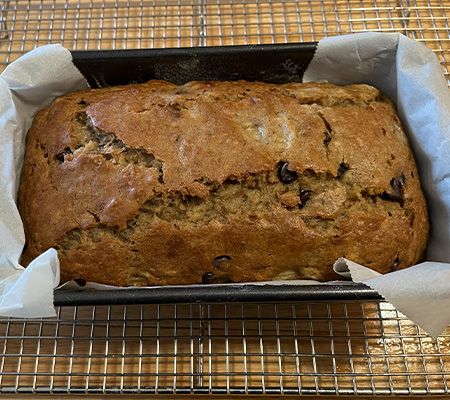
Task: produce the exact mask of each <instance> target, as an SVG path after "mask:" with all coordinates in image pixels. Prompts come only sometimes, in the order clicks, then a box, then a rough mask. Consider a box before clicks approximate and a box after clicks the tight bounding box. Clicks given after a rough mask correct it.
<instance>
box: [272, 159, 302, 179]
mask: <svg viewBox="0 0 450 400" xmlns="http://www.w3.org/2000/svg"><path fill="white" fill-rule="evenodd" d="M277 166H278V178H279V179H280V181H281V182H283V183H292V182H294V181H295V180H296V179H297V178H298V174H297V172H295V171H292V170H290V169H289V168H288V167H289V163H287V162H286V161H280V162H279V163H278V164H277Z"/></svg>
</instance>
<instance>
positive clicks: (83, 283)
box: [74, 278, 86, 287]
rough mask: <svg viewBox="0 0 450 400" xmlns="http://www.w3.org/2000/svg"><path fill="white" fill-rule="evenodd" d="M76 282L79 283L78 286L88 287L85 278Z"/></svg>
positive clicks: (77, 279)
mask: <svg viewBox="0 0 450 400" xmlns="http://www.w3.org/2000/svg"><path fill="white" fill-rule="evenodd" d="M74 281H75V282H76V283H77V285H78V286H81V287H83V286H86V280H85V279H83V278H76V279H74Z"/></svg>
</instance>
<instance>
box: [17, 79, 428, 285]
mask: <svg viewBox="0 0 450 400" xmlns="http://www.w3.org/2000/svg"><path fill="white" fill-rule="evenodd" d="M19 209H20V212H21V215H22V219H23V222H24V226H25V233H26V238H27V244H26V248H25V251H24V254H23V257H22V262H23V263H24V265H27V263H28V262H29V261H30V260H31V259H33V258H34V257H36V256H37V255H39V254H40V253H42V252H43V251H45V250H46V249H48V248H50V247H54V248H56V249H57V250H58V254H59V257H60V261H61V274H62V279H63V281H66V280H70V279H81V280H86V281H96V282H101V283H107V284H113V285H123V286H128V285H136V286H141V285H167V284H190V283H202V282H203V283H217V282H243V281H262V280H271V279H298V278H312V279H317V280H322V281H325V280H331V279H336V278H337V276H336V275H335V273H334V272H333V270H332V265H333V262H334V261H335V260H336V259H337V258H338V257H347V258H349V259H352V260H354V261H356V262H359V263H362V264H365V265H367V266H369V267H371V268H373V269H375V270H377V271H379V272H381V273H386V272H389V271H392V270H395V269H399V268H405V267H408V266H410V265H412V264H414V263H416V262H418V261H419V260H420V259H421V257H422V254H423V252H424V249H425V246H426V242H427V237H428V216H427V210H426V205H425V200H424V197H423V194H422V192H421V189H420V182H419V176H418V173H417V170H416V166H415V163H414V160H413V157H412V153H411V151H410V149H409V146H408V142H407V139H406V136H405V134H404V132H403V130H402V127H401V123H400V121H399V119H398V117H397V116H396V113H395V110H394V108H393V106H392V104H391V102H390V101H389V100H387V99H386V98H385V97H384V96H382V95H381V94H380V92H379V91H378V90H377V89H375V88H373V87H370V86H367V85H351V86H345V87H340V86H335V85H331V84H326V83H321V84H318V83H308V84H299V83H289V84H266V83H257V82H253V83H252V82H244V81H239V82H191V83H188V84H185V85H182V86H177V85H174V84H171V83H167V82H162V81H150V82H148V83H145V84H136V85H128V86H121V87H112V88H106V89H95V90H92V89H90V90H85V91H80V92H75V93H70V94H68V95H65V96H62V97H60V98H58V99H56V100H55V101H54V102H53V104H52V105H51V106H50V107H49V108H46V109H44V110H42V111H41V112H40V113H39V114H38V115H37V116H36V117H35V120H34V123H33V126H32V128H31V129H30V131H29V133H28V137H27V146H26V158H25V164H24V167H23V172H22V180H21V185H20V188H19Z"/></svg>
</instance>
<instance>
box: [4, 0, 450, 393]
mask: <svg viewBox="0 0 450 400" xmlns="http://www.w3.org/2000/svg"><path fill="white" fill-rule="evenodd" d="M1 5H2V10H1V15H0V70H2V69H4V68H5V67H6V65H8V64H9V63H10V62H12V61H13V60H14V59H16V58H17V57H19V56H20V55H22V54H23V53H25V52H26V51H28V50H31V49H33V48H34V47H36V46H38V45H43V44H47V43H55V42H59V43H62V44H63V45H64V46H65V47H67V48H69V49H78V50H85V49H124V48H153V47H155V48H156V47H192V46H212V45H223V46H225V45H236V44H256V43H286V42H302V41H303V42H308V41H317V40H320V39H321V38H323V37H325V36H330V35H338V34H346V33H353V32H362V31H378V32H402V33H404V34H405V35H407V36H409V37H411V38H415V39H417V40H419V41H422V42H424V43H425V45H427V46H428V47H430V48H431V49H432V50H433V51H434V52H435V53H436V55H437V57H438V59H439V61H440V63H441V65H442V68H443V70H444V73H445V75H446V77H447V79H448V80H449V83H450V76H449V63H450V28H449V22H448V17H449V16H450V4H449V3H448V1H447V0H370V1H369V0H323V1H318V0H302V1H287V0H286V1H279V0H259V1H258V0H245V1H244V0H236V1H233V0H227V1H220V0H217V1H213V0H198V1H194V0H191V1H182V0H178V1H175V0H168V1H159V0H153V1H144V0H140V1H137V0H127V1H125V0H116V1H108V0H103V1H96V0H16V1H9V0H3V2H2V3H1ZM57 314H58V316H57V318H53V319H31V320H30V319H28V320H21V319H5V318H3V319H0V348H1V349H2V356H1V357H0V393H5V394H6V393H11V394H14V393H43V394H49V393H51V394H57V393H71V394H82V395H84V394H126V393H130V394H131V393H140V394H210V395H217V394H236V395H238V394H255V395H262V394H264V395H279V394H297V395H298V394H310V395H325V394H329V395H342V394H348V395H350V394H359V395H368V396H370V395H373V394H377V395H383V394H385V395H392V394H395V395H409V394H411V395H418V396H424V395H427V394H442V395H445V394H448V393H449V390H448V379H449V375H450V328H449V329H447V330H446V331H445V332H444V333H443V334H442V336H440V337H439V338H438V339H437V340H433V339H431V338H430V337H428V336H427V335H426V334H425V333H424V332H423V331H422V330H421V329H420V328H419V327H417V326H416V325H415V324H413V323H412V322H411V321H409V320H408V319H407V318H406V317H405V316H403V315H401V313H399V312H398V311H397V310H395V308H394V307H393V306H392V305H390V304H389V303H386V302H383V301H380V302H378V301H377V302H375V301H374V302H364V303H363V302H343V301H334V302H301V303H294V304H286V303H279V304H276V303H269V304H252V303H248V304H173V305H162V304H160V305H130V306H95V307H93V306H82V307H60V308H58V309H57Z"/></svg>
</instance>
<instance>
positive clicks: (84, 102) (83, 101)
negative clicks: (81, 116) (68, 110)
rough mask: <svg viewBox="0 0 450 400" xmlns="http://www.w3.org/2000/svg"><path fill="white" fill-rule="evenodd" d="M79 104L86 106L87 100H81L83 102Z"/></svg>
mask: <svg viewBox="0 0 450 400" xmlns="http://www.w3.org/2000/svg"><path fill="white" fill-rule="evenodd" d="M78 104H79V105H80V106H85V105H86V104H87V103H86V100H84V99H81V100H80V101H79V102H78Z"/></svg>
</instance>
